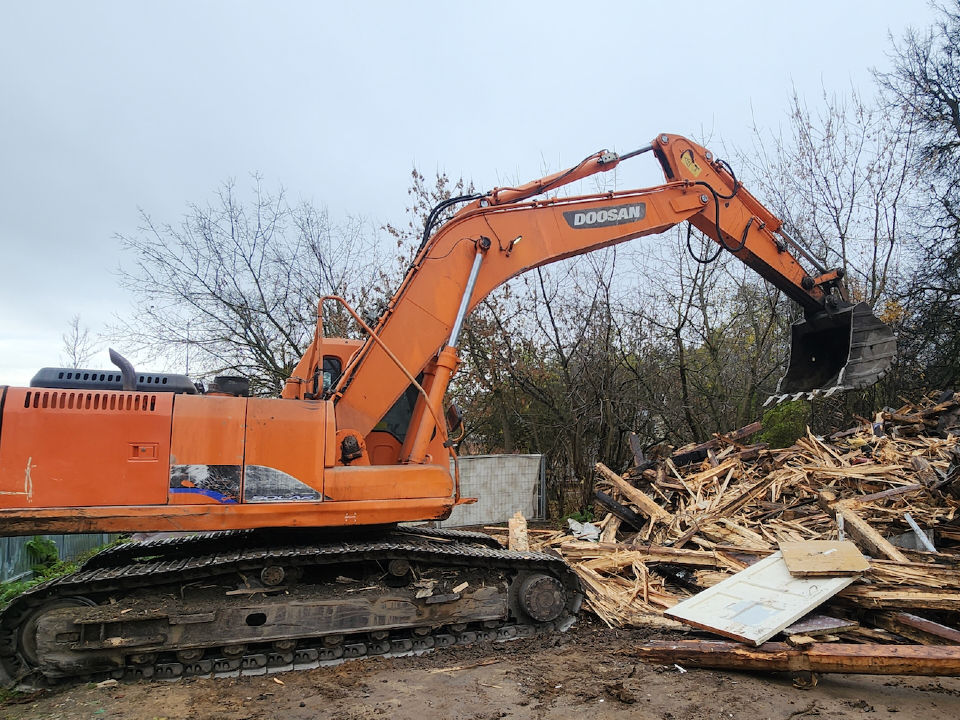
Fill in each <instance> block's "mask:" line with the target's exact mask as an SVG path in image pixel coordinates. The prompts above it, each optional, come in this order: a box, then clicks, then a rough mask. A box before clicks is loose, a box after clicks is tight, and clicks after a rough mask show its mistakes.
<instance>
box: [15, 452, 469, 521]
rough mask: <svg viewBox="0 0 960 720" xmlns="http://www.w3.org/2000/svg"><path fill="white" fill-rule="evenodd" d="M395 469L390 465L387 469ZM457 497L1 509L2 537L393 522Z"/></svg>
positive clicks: (423, 514) (441, 510) (425, 515)
mask: <svg viewBox="0 0 960 720" xmlns="http://www.w3.org/2000/svg"><path fill="white" fill-rule="evenodd" d="M390 471H392V468H390V469H388V470H387V472H390ZM453 502H454V501H453V498H452V497H449V498H417V499H415V500H394V501H391V502H384V501H377V500H369V501H353V502H310V503H306V502H298V503H264V504H249V505H240V504H238V505H221V504H213V505H159V506H157V505H153V506H133V507H76V508H27V509H10V510H0V528H3V530H2V532H3V534H4V535H33V534H36V533H100V532H168V531H169V532H211V531H214V530H243V529H246V528H264V527H304V528H306V527H343V526H345V525H389V524H391V523H397V522H413V521H416V520H443V519H444V518H447V517H449V515H450V511H451V509H452V508H453Z"/></svg>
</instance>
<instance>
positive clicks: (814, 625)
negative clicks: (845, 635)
mask: <svg viewBox="0 0 960 720" xmlns="http://www.w3.org/2000/svg"><path fill="white" fill-rule="evenodd" d="M855 627H859V623H858V622H856V621H855V620H843V619H841V618H835V617H830V616H829V615H808V616H807V617H805V618H802V619H801V620H798V621H797V622H795V623H794V624H793V625H790V626H789V627H785V628H784V629H783V634H784V635H810V636H812V637H816V636H817V635H830V634H832V633H838V632H843V631H844V630H851V629H853V628H855Z"/></svg>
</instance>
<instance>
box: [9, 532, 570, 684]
mask: <svg viewBox="0 0 960 720" xmlns="http://www.w3.org/2000/svg"><path fill="white" fill-rule="evenodd" d="M580 601H581V594H580V586H579V582H578V580H577V577H576V575H575V574H574V573H573V572H572V571H571V570H570V568H569V567H568V566H567V565H566V564H565V563H564V562H563V561H562V560H561V559H559V558H558V557H553V556H551V555H546V554H542V553H516V552H507V551H504V550H503V549H502V548H501V547H500V546H499V544H498V543H497V542H496V541H495V540H493V539H492V538H490V537H489V536H486V535H482V534H478V533H464V532H456V531H444V530H434V529H426V528H399V527H398V528H394V529H392V530H390V531H389V532H388V533H384V532H379V533H373V534H371V532H370V529H367V531H366V532H361V533H355V534H352V535H350V536H347V537H343V534H342V533H341V537H340V539H338V540H336V541H333V540H332V539H331V537H330V535H329V534H325V535H314V536H311V535H310V534H306V535H305V534H304V533H303V532H300V533H296V534H294V533H290V532H283V531H281V532H277V531H238V532H226V533H213V534H208V535H203V536H195V537H190V538H176V539H168V540H162V541H154V542H146V543H131V544H128V545H121V546H117V547H116V548H113V549H111V550H108V551H105V552H103V553H101V554H99V555H97V556H95V557H93V558H92V559H91V560H90V561H89V562H88V563H87V564H86V565H85V566H84V567H83V568H82V569H81V570H80V571H78V572H76V573H74V574H72V575H69V576H66V577H63V578H59V579H57V580H53V581H50V582H48V583H44V584H43V585H39V586H37V587H35V588H33V589H32V590H30V591H29V592H27V593H26V594H24V595H22V596H20V597H18V598H17V599H16V600H14V601H13V602H12V603H11V605H10V606H9V607H8V608H7V609H6V610H5V611H4V613H3V615H2V617H0V664H2V667H3V670H4V671H5V673H6V674H7V675H8V676H9V677H10V678H11V679H13V680H23V679H24V678H26V677H27V676H31V675H32V676H35V678H36V677H39V676H41V675H42V677H43V678H46V679H58V678H64V677H74V676H100V675H103V676H110V677H115V678H128V679H130V678H134V679H135V678H141V677H143V678H149V677H153V678H174V677H180V676H210V675H230V674H238V673H243V674H260V673H265V672H268V671H271V670H276V671H279V670H287V669H295V668H308V667H316V666H317V664H319V663H322V662H329V661H339V660H341V659H347V658H356V657H361V656H365V655H384V654H403V653H410V652H417V651H425V650H429V649H431V648H434V647H445V646H449V645H454V644H471V643H475V642H483V641H494V640H509V639H512V638H517V637H529V636H532V635H535V634H538V633H541V632H545V631H551V632H552V631H554V630H566V629H567V628H568V627H569V626H570V625H571V624H572V623H573V620H574V617H575V615H576V613H577V611H578V610H579V606H580Z"/></svg>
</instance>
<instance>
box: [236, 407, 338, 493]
mask: <svg viewBox="0 0 960 720" xmlns="http://www.w3.org/2000/svg"><path fill="white" fill-rule="evenodd" d="M326 429H327V403H326V402H321V401H315V400H283V399H272V398H249V399H248V400H247V431H246V438H245V453H244V469H245V472H244V500H245V501H246V500H248V499H250V497H251V493H255V492H256V491H255V490H253V489H252V488H250V487H249V486H250V484H251V482H250V481H251V477H250V467H251V466H257V467H261V468H270V469H272V470H276V471H280V472H281V473H284V474H286V475H288V476H290V477H291V478H294V479H296V480H298V481H299V482H301V483H303V484H304V485H307V486H309V487H311V488H313V489H314V490H316V491H318V492H319V493H323V468H324V455H325V451H326V442H325V434H326Z"/></svg>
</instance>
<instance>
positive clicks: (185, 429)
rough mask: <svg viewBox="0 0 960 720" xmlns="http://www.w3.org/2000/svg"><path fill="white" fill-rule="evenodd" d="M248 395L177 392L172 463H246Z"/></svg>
mask: <svg viewBox="0 0 960 720" xmlns="http://www.w3.org/2000/svg"><path fill="white" fill-rule="evenodd" d="M246 416H247V399H246V398H242V397H221V396H216V395H209V396H208V395H177V396H176V401H175V403H174V409H173V436H172V438H171V441H170V464H171V465H243V433H244V423H245V421H246Z"/></svg>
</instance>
